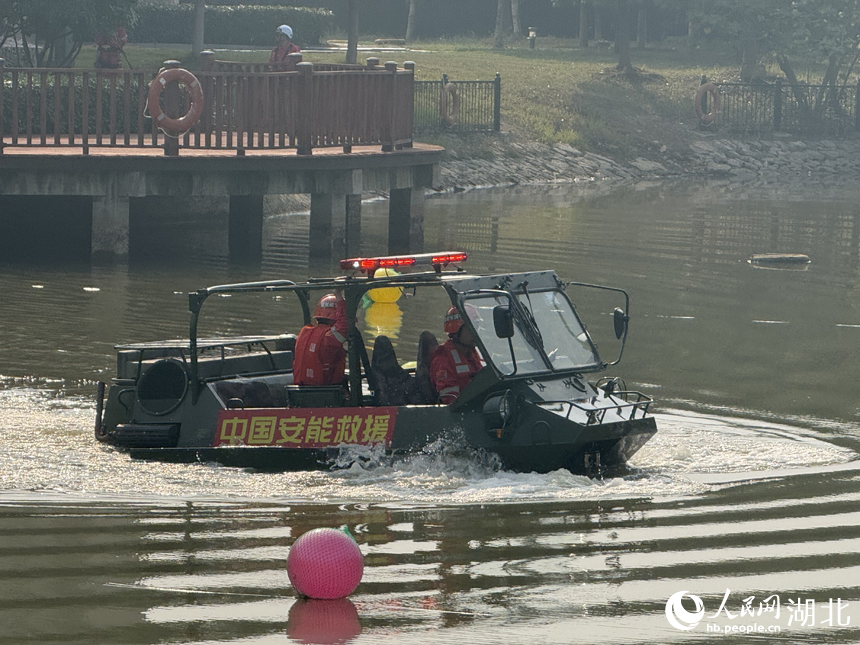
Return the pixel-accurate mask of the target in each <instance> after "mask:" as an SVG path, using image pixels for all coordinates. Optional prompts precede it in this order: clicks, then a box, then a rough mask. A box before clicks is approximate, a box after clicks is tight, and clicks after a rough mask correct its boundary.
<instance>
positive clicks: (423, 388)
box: [415, 330, 439, 404]
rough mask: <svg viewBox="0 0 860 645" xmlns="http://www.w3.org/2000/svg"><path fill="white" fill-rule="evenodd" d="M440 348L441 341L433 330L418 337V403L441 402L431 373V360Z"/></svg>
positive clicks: (416, 381)
mask: <svg viewBox="0 0 860 645" xmlns="http://www.w3.org/2000/svg"><path fill="white" fill-rule="evenodd" d="M437 349H439V341H437V340H436V335H435V334H434V333H433V332H431V331H426V330H425V331H422V332H421V335H420V336H419V337H418V362H417V367H416V368H415V384H416V386H417V390H418V403H423V404H432V403H438V402H439V395H438V394H437V393H436V388H435V387H434V386H433V379H432V377H431V374H430V362H431V361H432V360H433V354H435V353H436V350H437Z"/></svg>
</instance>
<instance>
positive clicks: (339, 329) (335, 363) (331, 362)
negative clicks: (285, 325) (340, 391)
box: [293, 293, 348, 385]
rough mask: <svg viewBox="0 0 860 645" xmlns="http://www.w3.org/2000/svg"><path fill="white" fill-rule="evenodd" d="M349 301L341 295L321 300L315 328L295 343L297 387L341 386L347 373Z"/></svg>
mask: <svg viewBox="0 0 860 645" xmlns="http://www.w3.org/2000/svg"><path fill="white" fill-rule="evenodd" d="M347 333H348V332H347V321H346V301H345V300H344V299H343V296H342V295H341V294H338V295H335V294H333V293H329V294H326V295H325V296H323V297H322V298H320V301H319V303H318V304H317V307H316V310H315V311H314V315H313V324H310V325H305V326H304V327H302V330H301V331H300V332H299V337H298V338H297V339H296V349H295V358H294V359H293V382H294V383H295V384H296V385H340V384H341V383H343V380H344V379H343V377H344V371H345V370H346V351H347V340H346V337H347Z"/></svg>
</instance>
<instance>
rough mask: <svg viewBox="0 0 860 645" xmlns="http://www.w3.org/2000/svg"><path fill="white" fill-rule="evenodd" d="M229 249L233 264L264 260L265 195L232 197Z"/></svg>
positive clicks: (228, 230) (228, 227)
mask: <svg viewBox="0 0 860 645" xmlns="http://www.w3.org/2000/svg"><path fill="white" fill-rule="evenodd" d="M227 249H228V254H229V257H230V261H231V262H238V263H243V264H253V263H260V262H261V261H262V259H263V195H230V206H229V216H228V225H227Z"/></svg>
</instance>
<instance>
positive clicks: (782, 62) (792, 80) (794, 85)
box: [776, 55, 811, 119]
mask: <svg viewBox="0 0 860 645" xmlns="http://www.w3.org/2000/svg"><path fill="white" fill-rule="evenodd" d="M776 62H777V63H778V64H779V68H780V69H781V70H782V73H783V74H785V78H786V80H788V84H789V85H790V86H791V91H792V93H793V94H794V98H795V100H797V104H798V105H799V106H800V113H801V115H802V118H804V119H809V118H810V116H811V114H810V111H809V101H807V100H806V92H803V91H801V90H800V88H799V87H798V86H799V85H800V84H799V83H798V81H797V74H795V72H794V67H793V66H792V65H791V62H790V61H789V60H788V59H787V58H786V57H785V56H780V55H777V57H776Z"/></svg>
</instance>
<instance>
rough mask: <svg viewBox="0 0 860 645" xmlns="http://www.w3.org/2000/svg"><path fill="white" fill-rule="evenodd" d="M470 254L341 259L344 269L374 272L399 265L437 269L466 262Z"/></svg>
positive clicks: (452, 253)
mask: <svg viewBox="0 0 860 645" xmlns="http://www.w3.org/2000/svg"><path fill="white" fill-rule="evenodd" d="M468 258H469V256H468V255H467V254H466V253H464V252H462V251H456V252H449V253H419V254H418V255H388V256H385V257H380V258H351V259H349V260H341V261H340V268H341V269H343V270H344V271H361V272H363V273H367V274H372V273H373V272H374V271H376V270H377V269H386V268H391V269H396V268H398V267H412V266H433V267H436V268H437V269H439V268H441V267H443V266H448V265H449V264H452V263H457V262H465V261H466V260H467V259H468Z"/></svg>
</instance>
